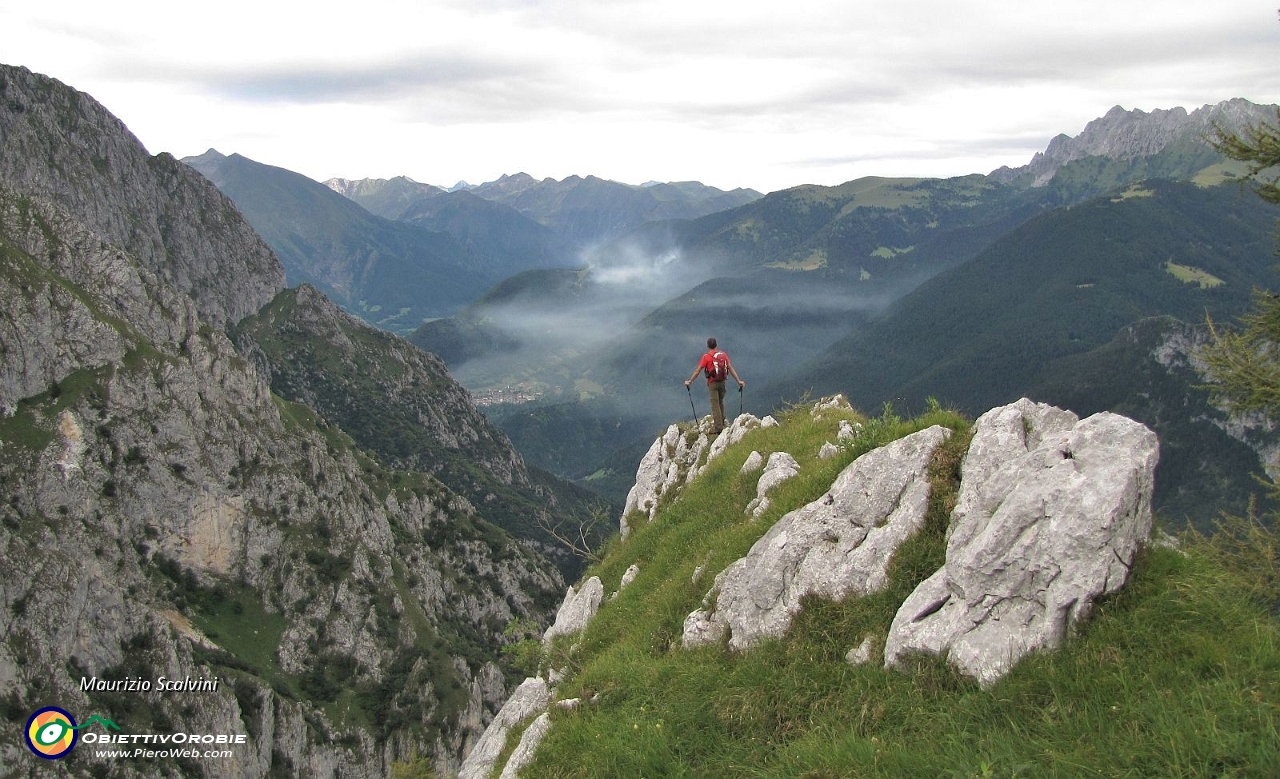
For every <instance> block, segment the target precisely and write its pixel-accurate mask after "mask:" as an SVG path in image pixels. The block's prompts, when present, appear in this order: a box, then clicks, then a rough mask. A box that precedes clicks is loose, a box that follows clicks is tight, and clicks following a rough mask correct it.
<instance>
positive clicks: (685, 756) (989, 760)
mask: <svg viewBox="0 0 1280 779" xmlns="http://www.w3.org/2000/svg"><path fill="white" fill-rule="evenodd" d="M841 416H844V417H849V416H850V415H848V414H828V416H827V417H826V418H825V419H823V420H822V421H814V420H812V419H811V418H809V416H808V414H807V413H802V412H799V411H798V412H796V413H792V414H790V415H789V418H788V419H787V420H786V421H785V422H784V424H783V425H782V426H781V427H778V428H772V429H767V430H761V431H756V432H753V433H752V434H750V435H749V436H748V437H747V439H746V440H744V441H743V442H742V443H741V444H738V445H736V446H734V447H731V448H730V449H729V450H728V451H727V452H726V453H725V454H724V455H723V456H722V457H721V458H720V459H719V460H717V461H716V462H715V463H714V464H713V465H712V466H711V467H710V468H709V469H708V470H707V472H706V473H704V474H703V475H702V476H701V477H700V478H699V479H698V480H697V481H695V482H694V483H693V484H692V485H690V486H689V487H687V488H686V489H685V491H684V492H683V493H682V494H681V495H680V497H679V498H678V499H677V500H675V501H674V502H673V503H671V504H670V505H668V506H666V507H665V508H664V509H663V510H662V511H661V512H660V513H659V515H658V517H657V518H656V519H655V520H654V521H653V522H652V523H643V522H639V523H637V524H636V525H634V526H633V527H634V532H633V533H632V534H631V535H630V536H629V537H628V538H627V540H626V541H616V542H615V543H613V544H612V545H611V546H610V547H609V548H608V550H607V552H606V554H605V557H604V560H603V562H602V563H600V564H599V565H597V566H595V567H594V568H593V569H592V570H590V571H589V572H588V574H587V575H599V576H600V577H601V579H602V580H603V581H604V584H605V591H606V592H612V591H613V590H615V589H616V588H617V586H618V583H619V579H620V577H621V575H622V572H623V571H624V570H625V569H626V568H627V567H628V566H629V565H631V564H632V563H637V564H638V565H639V567H640V575H639V576H638V577H637V578H636V580H635V582H634V583H632V584H631V585H630V586H629V587H628V588H627V589H625V590H623V591H622V592H621V593H620V594H619V595H618V597H617V598H616V599H614V600H612V601H607V602H606V604H605V605H604V606H603V607H602V609H601V611H600V613H599V614H598V615H597V616H596V617H595V619H594V620H593V621H592V623H591V624H590V626H589V627H588V629H587V630H586V631H585V633H584V634H582V636H580V637H579V638H578V639H577V642H576V644H577V645H576V648H571V647H570V645H571V644H572V643H573V642H569V641H561V642H557V645H556V647H555V648H554V649H553V653H552V654H553V656H554V658H555V659H554V661H553V665H554V666H555V667H562V666H565V665H567V666H568V668H569V670H570V677H569V678H568V679H566V681H564V682H563V683H562V684H561V686H560V687H559V690H558V693H557V695H558V697H560V698H570V697H582V698H583V699H584V700H590V699H592V698H595V702H594V703H591V704H586V705H583V706H580V707H579V708H577V709H576V710H573V711H562V710H559V709H554V710H553V714H552V716H553V718H554V720H555V725H554V726H553V728H552V730H551V733H550V735H549V736H548V737H547V739H546V741H544V742H543V745H542V747H541V748H540V750H539V752H538V757H537V761H536V762H535V763H534V765H532V766H530V767H529V768H528V769H526V770H525V771H524V772H523V773H522V774H521V775H522V776H524V777H556V779H569V778H571V777H617V776H627V777H633V776H634V777H640V776H644V777H708V776H717V777H719V776H724V777H809V778H811V779H819V778H822V777H953V776H954V777H971V776H973V777H1013V776H1020V777H1039V776H1046V777H1056V776H1062V777H1076V776H1082V777H1094V776H1096V777H1224V776H1226V777H1274V776H1277V775H1280V631H1278V630H1277V620H1276V614H1275V611H1274V609H1275V602H1276V601H1275V600H1267V599H1266V598H1263V597H1259V595H1258V592H1257V588H1256V587H1255V588H1254V590H1253V591H1250V589H1249V588H1248V587H1246V586H1245V584H1244V582H1245V580H1246V579H1248V580H1250V581H1253V580H1256V579H1258V574H1257V573H1256V571H1250V572H1248V573H1242V572H1241V571H1239V570H1236V571H1233V570H1232V569H1231V568H1230V567H1229V566H1228V565H1227V564H1224V562H1223V561H1224V560H1225V559H1228V558H1226V557H1224V556H1223V555H1222V554H1215V553H1213V552H1212V549H1211V546H1210V542H1209V541H1207V540H1205V539H1194V538H1190V539H1188V540H1187V541H1186V542H1185V544H1184V550H1185V552H1177V551H1172V550H1169V549H1163V548H1156V549H1152V550H1150V551H1148V552H1144V553H1143V555H1142V556H1140V558H1139V560H1138V562H1137V563H1136V565H1135V569H1134V575H1133V578H1132V580H1131V582H1130V583H1129V585H1128V586H1126V587H1125V588H1124V589H1123V590H1122V591H1121V592H1120V593H1118V594H1117V595H1115V596H1112V597H1110V598H1108V599H1106V600H1105V601H1103V602H1102V603H1100V604H1098V606H1097V607H1096V609H1095V611H1094V613H1093V615H1092V616H1091V617H1090V618H1089V619H1088V620H1086V621H1085V623H1083V625H1082V626H1081V628H1080V629H1079V630H1077V631H1075V632H1074V633H1073V634H1072V636H1071V637H1070V638H1069V639H1068V641H1067V644H1066V646H1065V647H1064V648H1063V649H1061V650H1060V651H1058V652H1055V653H1044V654H1037V655H1034V656H1032V657H1030V658H1029V659H1027V660H1024V661H1023V662H1022V663H1020V664H1019V665H1018V666H1017V667H1016V668H1015V669H1014V670H1013V671H1012V672H1011V673H1010V674H1009V675H1008V676H1007V677H1006V678H1005V679H1004V680H1002V681H1001V682H999V683H997V684H995V685H994V686H992V687H991V688H990V689H987V690H983V689H981V688H979V687H978V686H977V684H976V683H974V682H972V681H971V680H968V679H967V678H965V677H962V676H960V675H958V674H956V673H955V672H954V671H952V670H951V669H950V668H949V667H948V666H947V665H946V663H945V662H944V661H942V660H939V659H937V658H919V659H917V660H915V661H914V662H913V663H911V664H910V667H908V668H906V669H902V670H895V671H886V670H885V669H884V668H883V667H882V666H881V663H882V657H880V656H879V652H880V648H879V647H882V646H883V639H884V636H885V635H886V633H887V630H888V626H889V623H890V621H891V620H892V618H893V615H894V613H895V611H896V608H897V605H898V604H899V603H901V601H902V599H903V598H905V596H906V594H907V593H909V592H910V591H911V590H912V589H913V588H914V587H915V585H916V584H917V583H918V582H919V581H921V580H922V579H923V578H924V577H925V576H927V575H928V574H930V573H932V571H933V570H935V569H936V568H937V567H938V565H940V564H941V562H942V558H943V554H944V551H945V534H946V527H947V517H948V516H949V513H950V510H951V507H952V504H953V501H954V495H955V490H956V487H957V483H958V465H959V462H960V459H961V458H962V456H963V451H964V447H965V446H966V443H967V441H966V439H967V434H966V433H967V431H966V425H965V423H964V421H963V420H960V419H959V418H958V417H956V416H954V415H951V414H947V413H946V412H942V411H939V410H936V409H935V410H934V411H933V412H931V413H930V414H929V415H927V416H926V417H925V418H922V419H918V420H914V421H912V422H901V421H899V420H897V419H895V418H893V417H892V415H891V414H889V413H886V414H885V415H882V417H880V418H877V419H873V420H866V421H865V422H864V424H865V427H864V433H863V436H862V437H861V438H860V439H859V445H858V448H857V450H856V451H853V452H848V453H846V454H844V455H843V456H841V457H839V458H835V459H833V460H828V461H822V460H818V459H817V458H816V456H815V453H816V451H817V448H818V446H820V445H821V443H822V441H824V440H833V439H834V431H835V429H836V424H837V423H838V422H837V420H838V419H839V418H840V417H841ZM934 422H939V423H943V424H947V425H948V426H950V427H953V428H954V429H956V430H957V431H958V432H957V433H956V434H955V435H953V436H952V439H951V441H949V442H948V443H947V444H946V445H945V446H944V447H942V448H941V449H940V450H939V453H938V454H937V455H936V456H935V462H934V465H933V469H932V472H931V481H932V483H933V484H934V491H933V492H934V494H933V497H932V505H931V507H930V513H929V519H928V521H927V523H926V528H925V530H924V531H923V532H922V533H920V534H918V535H917V536H916V537H915V538H913V539H911V540H910V541H909V542H907V544H905V545H904V546H903V547H902V548H900V549H899V551H898V552H897V553H896V554H895V557H894V560H893V561H892V563H891V566H890V583H889V586H888V588H887V590H886V591H884V592H882V593H879V594H876V595H872V596H869V597H866V598H862V599H851V600H848V601H845V602H843V603H832V602H826V601H821V600H817V599H811V600H810V601H809V602H808V603H807V604H806V607H805V608H804V610H803V611H802V612H801V613H800V615H799V616H798V617H797V619H796V621H795V622H794V624H793V625H792V628H791V630H790V632H789V634H788V635H787V636H786V637H785V638H784V639H782V640H776V641H771V642H766V643H764V644H762V645H760V646H758V647H756V648H754V649H752V650H750V651H747V652H742V653H735V652H730V651H728V650H727V649H726V648H724V647H722V646H721V647H704V648H700V649H697V650H693V651H687V650H684V649H683V648H682V647H681V644H680V635H681V628H682V624H683V620H684V618H685V616H686V615H687V614H688V613H689V612H690V611H692V610H693V609H695V608H697V607H698V605H699V603H700V602H701V600H702V597H703V595H704V594H705V593H706V592H707V590H708V588H709V587H710V586H711V581H712V579H713V578H714V574H715V573H716V572H717V571H719V570H721V569H722V568H723V567H724V566H725V565H727V564H728V563H729V562H731V561H733V560H734V559H737V558H738V557H740V556H742V555H743V554H744V553H745V552H746V551H747V550H748V549H749V548H750V546H751V544H752V543H754V541H755V540H756V539H758V538H759V537H760V536H761V535H762V534H763V533H764V532H765V531H766V530H767V529H768V527H769V526H770V525H772V523H773V522H775V521H776V520H777V519H778V518H779V517H780V516H781V515H782V514H783V513H784V512H785V511H787V510H790V509H792V508H795V507H797V506H799V505H802V504H803V503H805V502H808V501H810V500H813V499H815V498H817V497H819V496H820V495H821V494H822V493H823V492H825V490H826V489H827V487H828V486H829V485H830V482H831V480H832V478H834V476H835V475H836V473H838V472H839V470H841V469H842V468H843V467H844V465H845V464H847V463H848V462H850V461H851V460H852V458H853V457H854V456H855V455H856V454H858V453H860V452H861V451H864V450H865V449H866V448H869V447H870V446H872V445H874V444H877V443H882V442H885V441H887V440H891V439H892V438H896V437H900V436H901V435H904V434H906V433H907V432H910V431H911V430H914V429H920V428H922V427H925V426H927V425H928V424H932V423H934ZM752 449H757V450H759V451H761V452H762V453H764V454H767V453H769V452H772V451H778V450H780V449H785V450H787V451H790V452H791V453H792V454H793V455H794V456H796V458H797V459H798V460H799V461H800V463H801V475H800V476H799V477H797V478H795V479H793V480H791V481H789V482H785V483H784V484H783V485H781V486H780V487H779V488H778V489H777V490H776V491H775V492H773V493H771V497H772V498H773V504H774V506H773V508H772V509H771V510H770V511H769V512H768V513H767V514H766V515H765V516H764V517H762V518H761V519H760V520H758V521H755V522H752V521H750V520H748V519H746V518H744V516H743V513H742V512H743V509H744V507H745V505H746V503H747V501H748V500H749V499H750V498H751V497H752V496H753V495H754V491H753V485H754V477H741V476H739V475H738V469H739V468H740V466H741V465H742V463H743V461H744V460H745V458H746V456H747V455H748V453H749V452H750V451H751V450H752ZM1258 546H1259V544H1258V543H1257V542H1256V539H1252V538H1250V539H1248V544H1247V545H1246V544H1244V543H1242V544H1239V545H1238V547H1237V548H1235V550H1234V552H1235V555H1236V556H1235V557H1234V558H1231V559H1242V557H1241V555H1242V554H1243V553H1242V552H1241V551H1240V550H1241V549H1245V550H1252V549H1256V548H1257V547H1258ZM1266 548H1267V549H1269V550H1271V551H1270V552H1269V553H1268V554H1269V557H1268V558H1267V559H1269V560H1270V561H1271V563H1270V564H1271V568H1270V569H1269V570H1270V574H1268V575H1269V576H1270V577H1271V578H1264V580H1265V581H1266V582H1269V583H1270V587H1271V588H1274V582H1275V580H1276V579H1275V576H1274V571H1275V565H1274V558H1275V555H1274V554H1273V552H1274V546H1268V547H1266ZM1253 554H1254V557H1257V554H1256V553H1253ZM699 565H704V566H706V573H704V574H703V575H702V577H701V578H700V579H699V580H698V581H697V582H696V583H694V582H692V581H691V577H692V576H693V572H694V568H695V567H697V566H699ZM1253 567H1254V568H1257V567H1258V566H1256V565H1255V566H1253ZM1267 592H1269V593H1270V596H1271V597H1273V598H1274V595H1275V593H1274V592H1273V591H1272V590H1268V591H1267ZM867 635H871V636H873V637H874V639H875V641H874V642H873V644H874V645H876V647H877V648H876V650H875V653H874V655H873V658H872V662H870V663H868V664H867V665H864V666H858V667H854V666H850V665H848V664H847V663H846V662H845V660H844V656H845V653H846V652H847V651H848V650H849V649H850V648H852V647H854V646H856V645H857V644H859V643H860V642H861V641H862V639H863V637H864V636H867ZM597 696H598V697H597Z"/></svg>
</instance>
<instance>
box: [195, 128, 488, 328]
mask: <svg viewBox="0 0 1280 779" xmlns="http://www.w3.org/2000/svg"><path fill="white" fill-rule="evenodd" d="M184 162H185V163H186V164H187V165H190V166H191V167H193V168H195V169H196V170H199V171H200V172H201V173H202V174H204V175H205V176H206V177H207V178H208V179H209V180H210V181H212V182H213V183H214V184H215V185H217V187H218V188H219V189H220V190H221V191H222V192H223V193H224V194H226V195H227V196H228V197H230V198H231V199H232V200H233V201H235V204H236V207H237V208H238V209H239V210H240V212H241V213H243V214H244V217H245V219H246V220H247V221H248V222H249V224H251V225H253V227H254V229H255V230H257V231H258V233H260V234H261V235H262V237H263V239H265V240H266V242H267V243H268V244H269V245H270V246H271V248H272V249H273V250H274V251H275V252H276V254H278V255H279V256H280V259H281V261H282V262H283V263H284V267H285V271H286V274H287V276H288V281H289V284H291V285H296V284H299V283H303V282H306V283H310V284H314V285H315V286H316V287H318V288H319V289H320V290H322V291H323V292H325V294H327V295H329V296H330V297H332V298H333V299H334V300H335V301H337V302H338V303H339V304H341V305H342V306H343V307H344V308H346V309H348V310H350V311H352V312H353V313H355V314H357V315H358V316H361V317H363V318H365V319H368V320H370V321H372V322H374V323H375V324H378V325H379V326H381V327H384V328H386V329H389V330H393V331H395V330H404V331H407V330H410V329H412V328H413V327H416V326H417V325H418V323H419V322H421V321H422V320H423V319H424V318H427V317H435V316H442V315H446V314H449V313H452V312H453V311H455V310H457V309H458V308H460V307H461V306H462V305H463V304H465V303H466V302H467V301H469V300H471V299H472V298H473V297H475V296H476V295H478V294H480V293H481V292H483V291H484V290H485V289H486V288H487V287H488V286H489V285H490V284H491V283H492V282H493V281H494V280H495V279H494V277H492V276H489V275H486V274H485V273H484V272H483V271H481V270H479V269H477V268H475V267H473V265H474V261H473V258H472V257H471V255H470V254H468V253H467V251H466V250H465V249H463V247H462V246H460V245H459V244H458V242H457V241H455V240H454V239H453V238H452V237H450V236H448V235H445V234H444V233H437V232H432V231H430V230H424V229H421V228H418V227H414V226H412V225H407V224H404V223H401V222H393V221H390V220H387V219H382V218H379V217H376V216H374V215H373V214H370V213H369V212H367V211H365V210H364V209H363V208H361V207H360V206H358V205H356V204H355V203H354V202H352V201H350V200H348V199H347V198H345V197H342V196H341V195H339V194H338V193H336V192H334V191H333V190H331V189H329V188H328V187H326V186H324V185H323V184H319V183H317V182H315V181H312V180H311V179H309V178H307V177H305V176H301V175H299V174H297V173H293V172H291V171H287V170H284V169H282V168H275V167H272V166H270V165H263V164H261V163H257V162H254V161H253V160H250V159H247V158H245V157H242V156H240V155H238V154H233V155H231V156H229V157H228V156H224V155H222V154H219V153H218V152H216V151H213V150H210V151H209V152H206V153H205V154H202V155H200V156H199V157H190V158H187V159H186V160H184Z"/></svg>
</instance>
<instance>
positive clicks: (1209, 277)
mask: <svg viewBox="0 0 1280 779" xmlns="http://www.w3.org/2000/svg"><path fill="white" fill-rule="evenodd" d="M1164 269H1165V270H1166V271H1168V272H1169V273H1170V274H1172V275H1173V277H1174V278H1175V279H1177V280H1178V281H1185V282H1187V283H1188V284H1199V285H1200V289H1213V288H1214V287H1220V286H1222V285H1223V284H1225V283H1226V282H1225V281H1223V280H1222V279H1220V278H1218V277H1217V276H1214V275H1213V274H1212V273H1209V272H1207V271H1203V270H1200V269H1199V268H1195V267H1192V266H1190V265H1179V264H1178V263H1176V262H1174V261H1173V260H1169V261H1168V262H1166V263H1165V264H1164Z"/></svg>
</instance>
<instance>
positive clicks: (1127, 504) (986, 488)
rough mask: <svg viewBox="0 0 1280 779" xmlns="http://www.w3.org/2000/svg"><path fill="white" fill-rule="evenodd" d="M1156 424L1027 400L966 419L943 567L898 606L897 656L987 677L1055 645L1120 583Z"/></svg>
mask: <svg viewBox="0 0 1280 779" xmlns="http://www.w3.org/2000/svg"><path fill="white" fill-rule="evenodd" d="M1158 459H1159V447H1158V442H1157V440H1156V435H1155V433H1153V432H1151V431H1150V430H1148V429H1147V428H1146V427H1144V426H1143V425H1141V424H1138V423H1137V422H1134V421H1133V420H1130V419H1127V418H1125V417H1121V416H1118V415H1116V414H1110V413H1102V414H1095V415H1094V416H1091V417H1089V418H1088V419H1085V420H1083V421H1079V420H1078V418H1077V417H1076V416H1075V415H1074V414H1072V413H1070V412H1068V411H1062V410H1060V409H1056V408H1053V407H1050V406H1047V405H1044V404H1037V403H1032V402H1031V401H1029V400H1026V399H1025V398H1024V399H1022V400H1020V401H1018V402H1017V403H1014V404H1011V405H1009V406H1005V407H1002V408H997V409H993V410H991V411H989V412H987V413H986V414H983V415H982V416H981V417H980V418H979V419H978V421H977V422H976V423H975V424H974V437H973V442H972V444H971V445H970V447H969V452H968V454H967V455H966V456H965V460H964V464H963V471H962V473H963V479H962V482H961V486H960V494H959V496H958V499H957V505H956V508H955V511H954V512H953V514H952V522H951V528H952V530H951V535H950V537H949V539H948V543H947V556H946V563H945V564H944V566H943V567H942V568H941V569H940V570H939V571H938V572H937V573H935V574H934V575H933V576H931V577H929V578H928V579H927V580H925V581H924V582H923V583H921V584H920V586H919V587H917V588H916V590H915V592H913V593H912V594H911V596H910V597H909V598H908V599H907V600H906V601H905V602H904V603H903V604H902V606H901V608H899V610H898V613H897V615H896V616H895V618H894V621H893V625H892V627H891V628H890V632H889V637H888V640H887V642H886V645H885V652H884V654H885V664H886V665H887V666H892V665H894V664H895V663H897V662H899V661H900V660H901V659H902V658H903V657H905V656H906V655H907V654H909V653H912V652H927V653H931V654H944V653H945V654H946V656H947V658H948V659H949V661H950V662H951V663H952V664H953V665H954V666H955V667H956V668H958V669H959V670H961V671H962V672H964V673H965V674H967V675H969V676H972V677H974V678H976V679H977V680H978V681H979V682H980V683H981V684H983V685H989V684H991V683H993V682H995V681H996V680H998V679H999V678H1000V677H1002V676H1003V675H1004V674H1005V673H1006V672H1007V671H1008V670H1009V669H1010V668H1011V667H1012V666H1013V665H1014V663H1016V662H1017V661H1018V660H1019V659H1020V658H1022V657H1023V656H1024V655H1026V654H1027V653H1028V652H1032V651H1034V650H1036V649H1040V648H1055V647H1057V646H1058V645H1059V644H1060V643H1061V642H1062V639H1063V636H1064V635H1065V634H1066V632H1067V630H1068V629H1069V628H1070V626H1071V625H1072V624H1074V623H1075V622H1076V621H1077V620H1079V619H1080V618H1081V617H1083V616H1085V615H1086V614H1087V613H1089V611H1090V609H1091V607H1092V605H1093V603H1094V601H1095V600H1096V599H1097V598H1098V597H1099V596H1102V595H1105V594H1107V593H1110V592H1114V591H1115V590H1117V589H1118V588H1119V587H1120V586H1121V585H1122V584H1123V583H1124V582H1125V580H1126V578H1127V576H1128V574H1129V567H1130V565H1131V564H1132V562H1133V557H1134V554H1135V552H1136V551H1137V549H1138V546H1139V544H1141V543H1142V542H1143V541H1145V540H1146V539H1147V538H1148V536H1149V535H1150V532H1151V491H1152V483H1153V476H1154V471H1155V467H1156V461H1157V460H1158Z"/></svg>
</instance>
